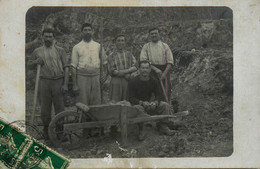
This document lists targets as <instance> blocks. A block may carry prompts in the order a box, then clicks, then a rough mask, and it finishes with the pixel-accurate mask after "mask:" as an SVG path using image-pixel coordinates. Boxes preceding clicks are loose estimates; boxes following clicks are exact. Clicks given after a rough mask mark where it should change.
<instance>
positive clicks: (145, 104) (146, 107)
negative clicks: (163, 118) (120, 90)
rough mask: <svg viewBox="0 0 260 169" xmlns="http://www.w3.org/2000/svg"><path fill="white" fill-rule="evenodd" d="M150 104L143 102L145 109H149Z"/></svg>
mask: <svg viewBox="0 0 260 169" xmlns="http://www.w3.org/2000/svg"><path fill="white" fill-rule="evenodd" d="M149 106H150V103H149V102H148V101H144V102H143V107H144V109H149Z"/></svg>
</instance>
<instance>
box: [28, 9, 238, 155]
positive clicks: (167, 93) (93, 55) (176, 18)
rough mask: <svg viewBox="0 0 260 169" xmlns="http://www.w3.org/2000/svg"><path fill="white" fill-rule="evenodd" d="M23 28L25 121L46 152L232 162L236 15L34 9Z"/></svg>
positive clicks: (195, 11) (198, 11)
mask: <svg viewBox="0 0 260 169" xmlns="http://www.w3.org/2000/svg"><path fill="white" fill-rule="evenodd" d="M25 19H26V24H25V87H26V114H25V115H26V119H25V120H26V122H28V123H30V124H33V125H35V126H36V127H37V129H38V130H39V132H40V133H41V134H39V133H37V139H38V140H40V141H41V142H43V143H44V144H46V145H47V146H49V147H51V148H52V149H54V150H56V151H57V152H59V153H61V154H64V155H65V156H67V157H69V158H71V159H89V158H109V157H112V158H174V157H228V156H231V155H232V153H233V152H234V148H233V147H234V146H233V145H234V139H233V11H232V9H230V8H228V7H224V6H207V7H206V6H196V7H195V6H194V7H192V6H183V7H180V6H178V7H176V6H175V7H174V6H165V7H163V6H162V7H130V6H129V7H127V6H125V7H116V6H115V7H82V6H81V7H72V6H71V7H63V6H48V7H47V6H33V7H31V8H30V9H28V10H27V13H26V18H25ZM27 132H29V133H28V134H30V135H34V133H33V132H32V133H30V130H28V131H27ZM35 137H36V136H35Z"/></svg>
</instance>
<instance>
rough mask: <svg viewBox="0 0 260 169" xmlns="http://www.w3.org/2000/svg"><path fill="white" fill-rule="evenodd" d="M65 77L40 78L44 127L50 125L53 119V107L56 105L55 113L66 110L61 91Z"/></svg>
mask: <svg viewBox="0 0 260 169" xmlns="http://www.w3.org/2000/svg"><path fill="white" fill-rule="evenodd" d="M62 85H63V78H60V79H43V78H41V79H40V86H39V89H40V101H41V119H42V122H43V125H44V127H45V128H46V127H48V126H49V123H50V121H51V108H52V104H53V105H54V110H55V114H58V113H60V112H61V111H63V110H64V97H63V94H62V92H61V87H62Z"/></svg>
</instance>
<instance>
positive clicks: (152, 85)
mask: <svg viewBox="0 0 260 169" xmlns="http://www.w3.org/2000/svg"><path fill="white" fill-rule="evenodd" d="M139 71H140V75H139V76H137V77H135V78H134V79H132V80H131V81H130V82H129V85H128V91H129V101H130V103H131V104H132V105H134V106H136V107H138V108H139V109H143V110H144V111H146V112H147V113H148V114H150V115H169V114H170V112H169V111H170V108H169V104H168V103H166V102H163V101H159V99H160V92H159V90H158V89H159V87H158V85H159V84H158V82H157V81H156V80H154V79H152V78H151V76H150V72H151V64H150V62H149V61H147V60H144V61H140V63H139ZM157 127H158V129H159V131H160V132H161V133H163V134H166V135H172V134H174V131H172V130H170V129H169V127H168V126H167V122H165V121H163V122H158V123H157ZM139 129H140V133H139V139H140V140H143V139H144V137H145V133H144V130H143V125H139Z"/></svg>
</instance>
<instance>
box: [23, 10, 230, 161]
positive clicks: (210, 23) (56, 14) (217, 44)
mask: <svg viewBox="0 0 260 169" xmlns="http://www.w3.org/2000/svg"><path fill="white" fill-rule="evenodd" d="M84 22H89V23H92V25H93V27H94V30H95V34H94V40H96V41H98V42H100V41H101V39H100V37H101V32H103V45H104V48H105V50H106V53H107V54H108V55H109V54H110V53H111V52H112V51H113V50H114V43H113V39H114V36H115V35H117V34H119V33H124V34H126V37H127V49H128V50H130V51H132V53H133V55H134V56H135V57H136V59H137V60H138V59H139V55H140V52H141V49H142V46H143V45H144V44H145V43H146V42H148V41H149V37H148V29H149V28H151V27H154V26H156V27H159V29H160V34H161V39H162V41H164V42H166V43H167V44H168V45H169V46H170V48H171V50H172V52H173V55H174V61H175V63H174V68H173V71H172V73H171V81H172V84H173V88H172V101H173V106H174V109H175V111H183V110H189V111H190V112H191V115H190V116H189V117H187V118H186V119H184V123H186V127H187V128H188V129H189V131H188V132H187V133H186V134H187V135H185V134H184V135H181V136H180V138H181V139H183V140H184V142H185V146H186V147H185V150H184V145H183V146H179V147H178V149H181V148H183V150H180V152H179V153H175V150H174V152H173V150H172V151H169V152H171V153H168V152H165V151H163V150H162V152H161V155H162V156H166V155H165V154H164V153H168V155H167V156H169V154H171V155H170V156H197V155H200V156H227V155H230V154H231V153H232V143H233V142H232V134H233V132H232V124H233V120H232V118H233V20H232V11H231V10H230V9H229V8H220V7H215V8H209V7H186V8H184V7H178V8H177V7H174V8H157V7H156V8H155V7H153V8H128V7H125V8H113V7H109V8H108V7H106V8H40V7H34V8H31V9H30V10H29V11H28V12H27V22H26V43H27V46H26V59H27V60H28V59H30V54H31V53H32V51H33V50H34V49H35V48H36V47H38V46H40V44H41V39H40V34H41V33H40V32H41V30H42V29H43V28H45V27H51V28H53V29H54V30H55V31H56V39H57V44H58V45H59V46H61V47H63V48H64V49H65V50H66V52H67V54H68V55H69V56H70V55H71V51H72V48H73V46H74V45H75V44H77V43H78V42H79V41H80V40H81V37H80V32H81V30H80V29H81V24H82V23H84ZM101 22H103V28H101V27H100V24H101ZM34 81H35V70H30V69H26V87H27V91H32V89H33V88H34V83H35V82H34ZM106 83H107V84H108V83H109V80H108V81H107V82H106ZM105 90H106V92H105V94H107V92H108V91H107V90H108V87H107V86H105ZM180 134H181V133H180ZM203 139H204V140H203ZM151 140H153V139H151ZM202 140H203V141H205V142H204V143H205V147H204V148H203V145H199V147H200V146H202V148H201V147H200V149H199V150H198V146H197V148H196V150H195V149H194V151H193V147H192V146H194V144H196V143H198V144H200V143H201V141H202ZM196 141H197V142H196ZM166 142H168V140H167V139H166V141H165V142H164V143H165V144H167V143H166ZM175 142H177V143H179V141H175ZM177 143H176V144H177ZM220 143H223V144H225V145H223V144H220ZM105 145H106V144H105ZM148 145H154V144H153V143H149V144H146V146H145V145H144V147H146V149H143V150H140V149H139V150H138V152H141V151H144V153H143V154H153V151H154V150H151V151H150V152H146V151H145V150H148V149H149V148H150V147H149V146H148ZM106 146H107V145H106ZM106 146H104V149H105V147H106ZM212 147H213V148H212ZM176 154H177V155H176ZM157 155H158V154H156V153H154V154H153V155H152V156H157ZM161 155H159V156H161ZM137 156H139V157H140V156H141V157H142V154H137ZM96 157H98V156H96Z"/></svg>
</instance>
